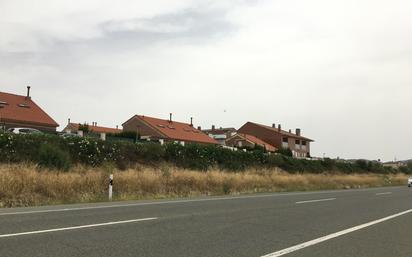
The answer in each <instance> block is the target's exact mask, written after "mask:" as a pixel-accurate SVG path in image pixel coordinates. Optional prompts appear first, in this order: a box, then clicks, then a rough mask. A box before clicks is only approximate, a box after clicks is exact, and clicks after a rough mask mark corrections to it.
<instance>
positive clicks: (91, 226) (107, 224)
mask: <svg viewBox="0 0 412 257" xmlns="http://www.w3.org/2000/svg"><path fill="white" fill-rule="evenodd" d="M156 219H157V218H145V219H134V220H122V221H113V222H106V223H100V224H90V225H82V226H75V227H65V228H54V229H46V230H36V231H28V232H21V233H13V234H3V235H0V238H5V237H16V236H25V235H33V234H43V233H51V232H59V231H66V230H76V229H85V228H94V227H103V226H112V225H118V224H125V223H132V222H140V221H149V220H156Z"/></svg>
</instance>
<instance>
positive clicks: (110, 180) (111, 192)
mask: <svg viewBox="0 0 412 257" xmlns="http://www.w3.org/2000/svg"><path fill="white" fill-rule="evenodd" d="M112 197H113V174H110V179H109V201H111V200H112Z"/></svg>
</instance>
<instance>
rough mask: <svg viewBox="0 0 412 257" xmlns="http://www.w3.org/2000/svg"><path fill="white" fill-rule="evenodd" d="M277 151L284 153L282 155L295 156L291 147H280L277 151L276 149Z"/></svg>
mask: <svg viewBox="0 0 412 257" xmlns="http://www.w3.org/2000/svg"><path fill="white" fill-rule="evenodd" d="M276 153H278V154H282V155H284V156H289V157H292V156H293V153H292V151H291V150H290V149H289V148H283V147H282V148H280V149H278V150H277V151H276Z"/></svg>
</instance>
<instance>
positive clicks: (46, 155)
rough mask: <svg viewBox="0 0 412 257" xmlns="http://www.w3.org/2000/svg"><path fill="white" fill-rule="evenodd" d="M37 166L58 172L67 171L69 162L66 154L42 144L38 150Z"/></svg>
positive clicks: (54, 147)
mask: <svg viewBox="0 0 412 257" xmlns="http://www.w3.org/2000/svg"><path fill="white" fill-rule="evenodd" d="M38 164H39V165H40V166H42V167H46V168H49V169H53V168H55V169H58V170H65V171H67V170H69V169H70V167H71V160H70V156H69V153H68V152H65V151H63V150H61V149H59V148H58V147H56V146H53V145H50V144H44V145H42V146H41V147H40V149H39V156H38Z"/></svg>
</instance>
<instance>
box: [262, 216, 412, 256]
mask: <svg viewBox="0 0 412 257" xmlns="http://www.w3.org/2000/svg"><path fill="white" fill-rule="evenodd" d="M408 213H412V209H410V210H407V211H404V212H400V213H397V214H394V215H391V216H388V217H385V218H382V219H378V220H375V221H371V222H368V223H365V224H362V225H359V226H355V227H352V228H348V229H345V230H342V231H339V232H336V233H333V234H330V235H327V236H324V237H320V238H317V239H314V240H311V241H308V242H305V243H301V244H298V245H295V246H292V247H289V248H286V249H283V250H280V251H277V252H274V253H270V254H267V255H264V256H262V257H279V256H283V255H286V254H289V253H292V252H296V251H298V250H301V249H304V248H306V247H309V246H313V245H316V244H319V243H322V242H325V241H327V240H330V239H333V238H336V237H339V236H343V235H345V234H349V233H352V232H355V231H357V230H360V229H364V228H367V227H370V226H373V225H376V224H378V223H382V222H384V221H387V220H391V219H394V218H397V217H399V216H402V215H405V214H408Z"/></svg>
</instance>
